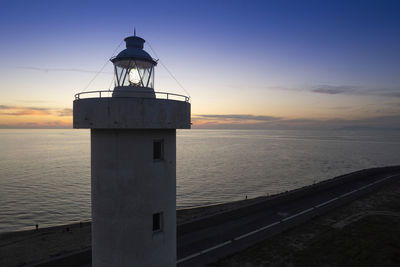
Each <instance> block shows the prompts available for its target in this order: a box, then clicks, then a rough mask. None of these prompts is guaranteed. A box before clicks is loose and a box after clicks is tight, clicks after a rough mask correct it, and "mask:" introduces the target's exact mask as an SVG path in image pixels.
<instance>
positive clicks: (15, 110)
mask: <svg viewBox="0 0 400 267" xmlns="http://www.w3.org/2000/svg"><path fill="white" fill-rule="evenodd" d="M0 115H3V116H4V115H6V116H49V115H56V116H61V117H64V116H72V109H70V108H61V109H60V108H42V107H23V106H9V105H0Z"/></svg>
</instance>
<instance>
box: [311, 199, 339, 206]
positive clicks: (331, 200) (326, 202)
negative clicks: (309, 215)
mask: <svg viewBox="0 0 400 267" xmlns="http://www.w3.org/2000/svg"><path fill="white" fill-rule="evenodd" d="M337 199H338V198H337V197H334V198H332V199H330V200H328V201H325V202H322V203H321V204H318V205H317V206H315V207H316V208H320V207H322V206H325V205H326V204H329V203H331V202H333V201H335V200H337Z"/></svg>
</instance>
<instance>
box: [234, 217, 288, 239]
mask: <svg viewBox="0 0 400 267" xmlns="http://www.w3.org/2000/svg"><path fill="white" fill-rule="evenodd" d="M279 223H281V222H280V221H277V222H274V223H271V224H268V225H267V226H264V227H261V228H258V229H257V230H254V231H251V232H249V233H247V234H244V235H241V236H238V237H235V238H234V239H233V240H235V241H236V240H240V239H243V238H245V237H248V236H250V235H254V234H256V233H258V232H261V231H263V230H265V229H268V228H271V227H272V226H275V225H277V224H279Z"/></svg>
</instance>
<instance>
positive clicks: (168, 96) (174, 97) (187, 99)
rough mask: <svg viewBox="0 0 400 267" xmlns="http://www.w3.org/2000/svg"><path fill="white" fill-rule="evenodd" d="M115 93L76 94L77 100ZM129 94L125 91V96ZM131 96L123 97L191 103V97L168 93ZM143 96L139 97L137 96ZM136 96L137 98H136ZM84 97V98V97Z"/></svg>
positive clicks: (102, 96) (108, 95)
mask: <svg viewBox="0 0 400 267" xmlns="http://www.w3.org/2000/svg"><path fill="white" fill-rule="evenodd" d="M113 92H114V91H110V90H99V91H86V92H81V93H77V94H75V100H79V99H84V98H106V97H112V94H113ZM126 93H127V92H126V91H125V92H124V94H126ZM146 93H147V94H149V97H144V96H143V94H146ZM128 94H129V95H132V96H123V98H135V97H136V98H153V97H152V96H153V95H154V94H155V96H156V98H157V99H167V100H178V101H185V102H188V103H190V97H188V96H185V95H179V94H174V93H166V92H143V91H142V92H134V91H133V92H129V93H128ZM139 94H140V95H141V96H137V95H139ZM135 95H136V96H135ZM82 96H83V97H82ZM118 98H120V97H118Z"/></svg>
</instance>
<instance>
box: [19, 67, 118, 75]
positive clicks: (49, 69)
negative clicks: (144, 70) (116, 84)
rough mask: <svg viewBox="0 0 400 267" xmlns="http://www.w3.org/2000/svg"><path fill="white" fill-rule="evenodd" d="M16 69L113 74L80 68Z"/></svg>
mask: <svg viewBox="0 0 400 267" xmlns="http://www.w3.org/2000/svg"><path fill="white" fill-rule="evenodd" d="M14 68H16V69H24V70H34V71H42V72H46V73H47V72H86V73H102V74H112V72H106V71H95V70H86V69H78V68H40V67H29V66H27V67H25V66H15V67H14Z"/></svg>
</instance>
